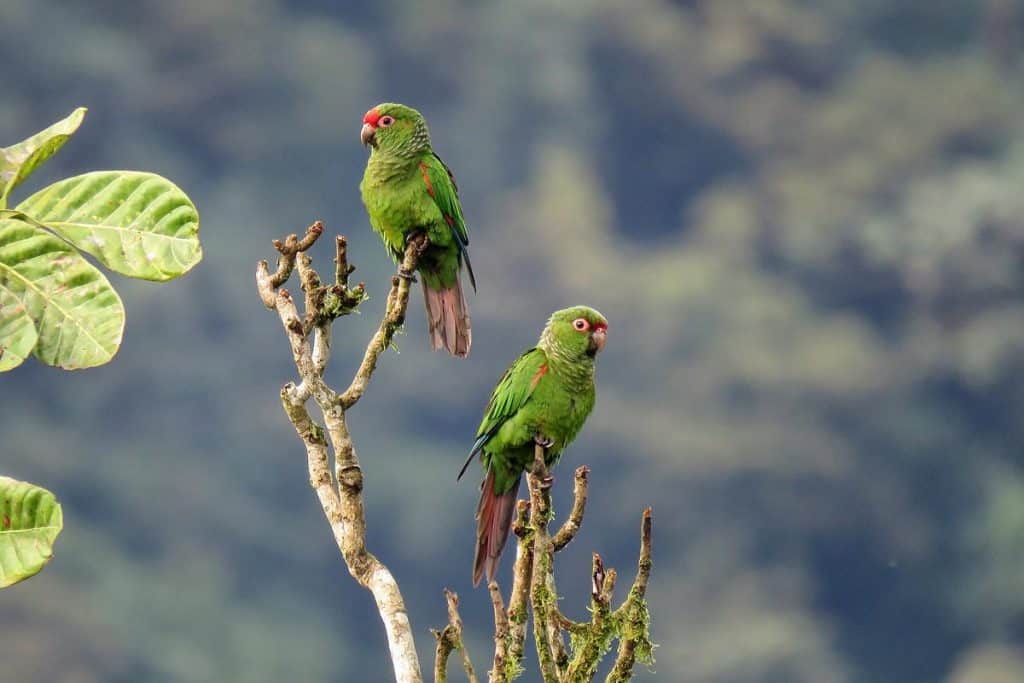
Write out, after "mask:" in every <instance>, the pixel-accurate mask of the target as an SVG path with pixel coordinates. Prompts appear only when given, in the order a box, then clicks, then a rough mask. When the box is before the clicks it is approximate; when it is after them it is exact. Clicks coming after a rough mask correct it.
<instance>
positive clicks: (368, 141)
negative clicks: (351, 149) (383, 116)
mask: <svg viewBox="0 0 1024 683" xmlns="http://www.w3.org/2000/svg"><path fill="white" fill-rule="evenodd" d="M359 141H360V142H362V143H363V146H366V145H373V146H374V147H376V146H377V129H376V128H374V127H373V126H371V125H370V124H368V123H364V124H363V127H362V129H360V131H359Z"/></svg>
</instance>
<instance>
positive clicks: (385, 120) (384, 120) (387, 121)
mask: <svg viewBox="0 0 1024 683" xmlns="http://www.w3.org/2000/svg"><path fill="white" fill-rule="evenodd" d="M394 122H395V118H394V117H393V116H382V117H380V122H379V123H380V125H382V126H384V127H385V128H387V127H388V126H390V125H391V124H392V123H394Z"/></svg>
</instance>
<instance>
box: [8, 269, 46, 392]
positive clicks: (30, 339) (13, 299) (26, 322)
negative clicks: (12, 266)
mask: <svg viewBox="0 0 1024 683" xmlns="http://www.w3.org/2000/svg"><path fill="white" fill-rule="evenodd" d="M38 337H39V335H38V334H36V325H35V323H33V322H32V318H30V317H29V315H28V311H27V310H26V309H25V304H23V303H22V302H21V298H20V297H19V296H18V295H16V294H15V293H14V292H13V291H11V290H10V289H8V288H7V287H6V286H5V285H3V284H0V372H6V371H7V370H12V369H14V368H16V367H18V366H19V365H21V364H22V363H23V362H24V360H25V359H26V358H28V355H29V354H30V353H32V349H33V348H34V347H35V345H36V339H38Z"/></svg>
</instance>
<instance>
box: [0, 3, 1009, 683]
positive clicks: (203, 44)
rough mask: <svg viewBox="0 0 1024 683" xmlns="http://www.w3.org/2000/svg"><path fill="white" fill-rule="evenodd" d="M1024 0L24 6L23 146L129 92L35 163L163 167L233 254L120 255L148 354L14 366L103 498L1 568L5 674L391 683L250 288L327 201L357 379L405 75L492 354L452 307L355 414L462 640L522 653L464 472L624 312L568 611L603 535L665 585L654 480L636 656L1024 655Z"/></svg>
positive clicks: (1003, 669) (21, 430) (908, 676)
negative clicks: (452, 198) (85, 365)
mask: <svg viewBox="0 0 1024 683" xmlns="http://www.w3.org/2000/svg"><path fill="white" fill-rule="evenodd" d="M1022 5H1024V3H1021V2H1018V0H942V1H938V2H918V1H915V0H861V1H860V2H856V3H853V2H847V1H845V0H843V1H840V0H822V1H819V2H809V1H806V0H746V1H739V0H737V1H723V0H689V1H684V0H680V1H677V2H669V1H667V0H634V1H632V2H629V3H622V2H609V1H604V0H591V1H582V0H581V1H578V2H568V1H567V2H560V3H551V2H539V1H536V0H525V1H523V2H515V3H498V2H472V3H469V2H456V1H454V0H447V1H445V2H438V3H429V4H425V3H417V2H402V1H399V0H378V1H377V2H373V3H335V2H330V1H328V0H290V1H285V0H234V1H232V2H228V1H227V0H219V1H218V0H179V1H177V2H167V1H166V0H139V1H138V2H132V3H125V2H118V1H116V0H90V1H88V2H86V1H78V0H64V1H62V2H57V1H56V0H4V1H3V2H2V3H0V26H2V28H3V36H4V37H3V40H2V41H0V73H2V74H3V90H4V93H3V98H2V99H0V144H10V143H12V142H15V141H16V140H19V139H21V138H22V137H24V136H26V135H28V134H31V133H33V132H35V131H36V130H38V129H40V128H42V127H44V126H45V125H47V124H49V123H51V122H52V121H55V120H57V119H58V118H60V117H61V116H63V115H65V114H67V113H68V112H70V111H71V110H72V109H73V108H74V107H75V106H78V105H86V106H88V107H89V108H90V113H89V116H88V118H87V119H86V122H85V125H84V126H83V127H82V129H81V130H80V131H79V133H78V134H77V135H76V137H75V138H74V139H73V140H72V141H71V142H70V143H69V144H68V146H67V147H66V148H65V149H64V151H62V152H61V153H60V154H59V156H58V157H57V158H56V159H55V160H54V161H53V162H52V163H50V164H48V165H47V166H46V168H45V170H44V171H43V172H42V175H43V176H44V177H43V178H41V179H36V180H34V181H32V182H31V183H30V186H31V187H30V188H28V189H32V188H38V187H41V186H42V185H43V184H44V183H45V182H47V181H49V180H53V179H55V178H57V177H62V176H65V175H70V174H72V173H77V172H83V171H86V170H93V169H100V168H137V169H144V170H151V171H155V172H158V173H161V174H164V175H166V176H167V177H169V178H171V179H173V180H174V181H175V182H177V183H178V184H179V185H181V186H182V188H183V189H185V190H186V192H188V193H189V194H190V195H191V196H192V197H193V198H194V200H195V201H196V204H197V205H198V207H199V209H200V213H201V216H202V221H203V222H202V236H203V242H204V246H205V252H206V260H205V261H204V263H203V264H202V265H201V266H200V267H199V268H198V269H197V270H196V271H195V272H193V273H192V274H191V275H189V276H188V277H187V278H185V279H184V280H183V281H181V282H176V283H174V284H171V285H168V286H165V287H159V288H157V287H153V286H152V285H148V284H146V283H140V282H135V281H130V280H125V279H123V278H116V277H115V278H112V279H113V280H114V284H115V286H116V287H117V288H118V290H119V291H120V292H122V294H123V295H124V298H125V303H126V306H127V310H128V326H127V331H126V338H125V343H124V346H123V348H122V351H121V353H120V354H119V355H118V357H117V358H115V360H114V362H113V363H112V364H110V365H109V366H107V367H104V368H100V369H96V370H89V371H84V372H76V373H65V372H58V371H55V370H52V369H48V368H44V367H41V366H40V365H39V364H37V363H34V362H29V363H26V365H24V366H23V367H22V368H20V369H19V370H17V371H16V372H14V373H11V374H9V375H5V376H3V377H2V378H0V389H2V391H0V469H2V470H3V472H4V473H5V474H7V475H10V476H15V477H19V478H24V479H29V480H32V481H35V482H38V483H40V484H42V485H44V486H47V487H48V488H51V489H52V490H54V491H55V492H56V493H57V494H58V495H59V496H60V497H61V499H62V500H63V502H64V505H65V517H66V519H67V528H66V530H65V532H64V534H63V535H62V537H61V538H60V540H59V541H58V543H57V557H56V559H55V560H54V561H53V563H52V564H51V565H50V566H49V567H48V568H47V569H46V570H45V571H44V572H43V573H42V574H41V575H40V576H38V577H36V578H34V579H32V580H30V581H29V582H27V583H25V584H22V585H19V586H17V587H15V588H13V589H10V590H5V591H3V592H2V594H0V633H2V634H3V637H2V638H0V662H2V664H0V666H2V670H0V678H2V679H3V680H4V681H19V682H20V681H33V682H34V681H44V682H54V683H64V682H68V683H87V682H91V681H104V682H106V681H111V682H115V683H116V682H126V683H127V682H134V681H215V680H224V681H281V680H302V681H360V682H368V683H376V682H378V681H388V680H391V673H390V667H389V666H388V661H387V657H386V649H385V647H386V646H385V641H384V636H383V629H382V626H381V624H380V621H379V619H378V618H377V615H376V612H375V611H374V609H373V605H372V601H371V599H370V597H369V595H368V594H367V593H366V592H365V591H363V590H362V589H360V588H358V587H357V586H356V585H355V583H354V582H353V581H352V580H351V579H350V578H349V576H348V575H347V573H346V571H345V568H344V566H343V564H342V562H341V559H340V557H339V554H338V551H337V549H336V547H335V546H334V544H333V542H332V540H331V537H330V535H329V532H328V529H327V527H326V525H325V522H324V519H323V516H322V513H321V511H320V508H319V506H318V504H317V502H316V500H315V498H314V495H313V493H312V492H311V490H310V489H309V486H308V483H307V473H306V466H305V459H304V455H303V452H302V449H301V446H300V444H299V442H298V441H297V440H296V438H295V434H294V433H293V431H292V428H291V426H290V425H289V424H288V422H287V421H286V419H285V418H284V416H283V415H282V413H281V409H280V405H279V401H278V396H277V394H278V390H279V388H280V386H281V384H283V383H284V382H285V381H287V380H289V379H290V378H291V377H292V375H293V369H292V368H291V362H290V358H289V354H288V350H287V347H286V344H285V340H284V337H283V335H282V334H281V331H280V329H279V323H278V321H277V320H276V319H275V317H274V316H273V315H272V314H271V313H268V312H267V311H266V310H265V309H263V307H262V305H261V304H260V302H259V299H258V297H257V296H256V291H255V288H254V284H253V272H254V265H255V262H256V261H257V260H258V259H262V258H271V257H272V256H273V251H272V248H271V246H270V239H271V238H273V237H277V236H281V235H283V234H284V233H287V232H292V231H301V230H302V229H304V228H305V227H306V225H308V224H309V223H310V222H311V221H312V220H313V219H316V218H322V219H324V220H325V221H326V224H327V228H328V232H329V233H330V234H334V233H344V234H346V235H348V236H349V237H350V239H351V242H352V245H353V246H352V250H351V253H352V258H353V259H354V261H355V263H356V264H357V265H358V267H359V271H358V273H357V275H356V277H357V278H358V279H362V280H365V281H366V282H367V283H368V286H369V288H370V291H371V294H373V295H375V298H374V299H373V300H371V301H370V302H369V304H368V305H367V306H366V307H365V308H364V314H363V315H362V316H358V317H355V318H348V319H345V320H344V321H343V322H342V324H341V325H340V326H339V327H338V328H336V332H335V335H336V337H335V339H336V352H335V361H334V367H333V369H332V370H331V375H332V376H333V377H334V378H335V379H336V381H337V382H339V383H340V382H342V381H347V378H348V377H349V376H350V373H351V371H352V369H353V367H354V365H355V360H356V357H357V355H359V354H360V353H361V349H362V348H363V347H364V345H365V343H366V340H367V338H368V336H369V334H370V331H371V328H372V326H373V325H374V324H375V323H376V319H377V317H378V315H379V313H380V311H381V309H382V306H383V296H384V293H385V287H386V282H387V277H388V275H389V274H390V273H391V272H392V270H393V266H392V264H391V263H390V261H389V260H388V258H387V257H386V256H385V254H384V251H383V249H382V247H381V245H380V244H379V242H378V241H377V239H376V237H375V236H374V235H373V234H372V233H371V232H370V229H369V227H368V224H367V220H366V217H365V214H364V212H363V209H362V206H361V204H360V202H359V196H358V191H357V184H358V180H359V178H360V177H361V174H362V170H363V166H364V163H365V158H366V151H365V150H364V149H362V148H361V147H360V145H359V140H358V132H359V126H360V121H361V117H362V115H363V113H364V112H365V111H366V110H367V109H368V108H369V107H370V106H371V105H373V104H375V103H377V102H379V101H401V102H405V103H409V104H412V105H414V106H417V107H418V108H420V109H421V110H422V111H423V112H424V114H425V115H426V117H427V119H428V121H429V122H430V123H431V127H432V132H433V135H434V139H435V148H436V149H437V150H438V151H439V153H440V154H441V155H442V156H443V157H444V159H445V160H446V161H447V162H448V164H449V165H450V166H451V167H452V168H453V169H454V170H455V173H456V175H457V176H458V178H459V181H460V186H461V189H462V196H463V204H464V207H465V213H466V216H467V218H468V221H469V224H470V228H471V235H472V244H471V248H472V254H473V260H474V265H475V266H476V270H477V275H478V278H479V280H480V283H481V286H480V291H479V293H478V294H477V295H476V296H473V297H472V298H471V302H470V303H471V307H472V311H473V322H474V325H473V327H474V332H475V335H474V336H475V342H476V343H475V344H474V347H473V355H472V357H471V358H470V359H469V360H468V361H456V360H452V359H449V358H447V357H445V356H444V355H442V354H432V353H430V352H429V351H428V345H427V336H426V333H425V323H424V320H423V312H422V308H421V306H420V305H419V297H418V295H417V296H416V297H414V300H413V305H412V306H411V307H410V310H411V315H410V319H409V322H408V325H407V328H408V330H407V334H405V335H404V336H402V337H400V338H399V340H398V341H399V345H400V347H401V354H400V355H394V354H389V355H388V356H387V357H386V358H385V359H384V362H383V363H382V366H381V368H380V370H379V372H378V374H377V375H376V377H375V381H374V383H373V385H372V386H371V388H370V391H369V394H368V395H367V397H366V399H365V400H364V401H363V402H362V403H360V405H359V407H358V409H357V410H356V412H355V413H353V415H352V416H351V419H350V424H351V426H352V428H353V431H354V434H355V437H356V441H357V445H358V447H359V449H360V452H361V455H362V459H363V465H364V468H365V471H366V476H367V496H368V500H369V505H370V507H369V527H370V536H371V538H370V543H371V547H372V548H374V549H375V550H376V551H378V552H379V554H380V555H381V557H382V558H383V559H384V560H385V561H386V562H388V563H389V564H390V566H391V568H392V569H393V570H394V571H395V573H396V575H397V577H398V579H399V581H400V583H401V585H402V587H403V589H404V591H405V594H406V598H407V600H408V603H409V607H410V611H411V616H412V621H413V626H414V628H415V629H416V631H417V633H418V635H419V637H420V641H419V642H420V644H421V646H422V647H423V648H424V651H423V655H424V657H426V656H428V648H430V649H431V650H432V645H433V641H432V639H431V638H430V636H429V635H428V633H427V628H428V627H430V626H437V625H440V624H442V623H443V622H444V619H445V616H444V609H445V608H444V600H443V598H442V595H441V589H442V587H444V586H450V587H452V588H454V589H455V590H457V591H459V592H460V593H461V595H462V598H463V600H462V604H463V616H464V617H465V618H466V620H467V622H468V623H469V625H470V627H471V629H472V631H473V636H472V638H471V641H470V645H471V648H472V653H473V654H474V655H475V657H476V660H477V665H478V667H482V666H483V665H484V662H485V659H486V657H488V656H489V654H490V651H491V641H490V633H491V623H490V607H489V603H488V601H487V597H486V594H485V591H483V590H482V589H481V590H477V591H474V590H472V589H471V587H470V582H469V575H470V560H471V555H472V537H473V529H474V522H473V510H474V506H475V502H476V495H477V488H476V481H475V478H474V480H472V481H468V482H466V481H464V482H462V483H461V484H458V485H456V483H455V473H456V471H457V469H458V467H459V465H460V464H461V462H462V459H463V457H464V454H465V452H466V450H467V448H468V446H469V444H470V442H471V441H472V435H473V432H474V430H475V428H476V425H477V422H478V420H479V416H480V413H481V411H482V409H483V405H484V403H485V401H486V398H487V396H488V392H489V391H490V390H491V388H492V386H493V385H494V382H495V381H496V379H497V377H498V376H499V375H500V374H501V372H502V371H503V370H504V368H505V366H506V365H507V363H508V362H509V361H510V360H511V359H512V358H514V357H515V355H516V354H517V353H518V352H519V351H520V350H521V349H523V348H525V347H527V346H528V345H530V344H531V343H532V342H533V341H534V340H535V339H536V336H537V333H538V332H539V330H540V328H541V326H542V325H543V323H544V320H545V318H546V317H547V315H548V313H549V312H550V311H551V310H553V309H555V308H558V307H561V306H564V305H567V304H574V303H584V302H585V303H588V304H591V305H593V306H595V307H597V308H599V309H600V310H601V311H603V312H604V313H605V314H606V315H607V316H608V318H609V319H610V320H611V332H610V339H609V344H608V347H607V349H606V351H605V353H604V354H603V356H602V358H601V362H600V364H599V369H598V384H599V392H598V393H599V399H598V403H597V408H596V411H595V414H594V416H593V417H592V418H591V420H590V422H589V424H588V425H587V427H586V429H585V430H584V431H583V433H582V435H581V437H580V438H579V439H578V440H577V442H576V444H575V445H574V446H573V447H572V448H571V449H570V451H569V452H568V453H567V454H566V456H565V458H564V459H563V463H562V466H561V469H560V470H558V472H557V474H558V482H557V483H556V491H555V492H556V507H558V508H559V509H561V510H562V511H563V512H564V511H565V509H566V508H567V503H568V496H569V488H570V487H569V486H568V482H570V481H571V471H572V468H573V467H575V466H576V465H578V464H581V463H587V464H589V465H590V466H591V467H592V469H593V474H592V486H591V506H592V507H591V509H590V513H589V515H588V518H587V522H586V524H585V525H584V528H583V530H582V532H581V534H580V536H579V537H578V538H577V540H576V542H575V543H574V545H573V546H571V547H570V549H569V550H568V551H567V552H566V553H565V554H564V555H563V556H561V558H562V559H561V564H560V573H559V576H560V587H562V588H563V590H564V593H565V595H566V599H565V601H564V604H563V609H564V610H565V611H567V612H568V613H569V614H570V615H573V616H575V617H577V618H581V617H583V616H584V615H585V611H584V605H585V600H586V596H587V593H588V587H589V582H588V570H589V558H590V552H591V550H597V551H600V552H601V553H602V554H603V555H604V556H605V557H606V560H607V561H608V562H609V563H610V564H611V565H612V566H617V567H618V568H619V569H620V570H622V571H625V572H627V573H631V572H632V571H633V562H634V559H635V553H636V547H637V529H638V524H639V519H640V511H641V508H642V507H643V506H644V505H646V504H652V505H653V506H654V511H655V572H654V580H653V582H652V586H651V594H652V612H653V623H654V639H655V640H656V641H657V642H658V643H659V644H660V647H659V649H658V650H657V651H656V653H655V654H656V657H657V664H656V666H655V667H654V670H653V672H648V671H642V672H641V673H640V674H639V675H638V680H643V681H647V680H663V681H686V682H694V683H732V682H739V683H760V682H763V683H768V682H786V683H789V682H797V683H804V682H806V683H833V682H834V683H855V682H860V681H867V682H871V681H878V682H880V683H919V682H920V683H925V682H932V681H936V682H941V683H968V682H969V683H995V682H997V681H998V682H1009V681H1021V680H1024V649H1021V646H1022V641H1024V420H1022V418H1021V416H1022V415H1024V373H1022V371H1024V298H1022V296H1021V294H1022V291H1024V290H1022V286H1024V269H1022V255H1024V117H1022V114H1021V112H1022V111H1024V79H1022V76H1024V69H1022V56H1024V55H1022V47H1024V43H1022V38H1024V6H1022ZM16 194H17V195H18V197H19V198H20V197H25V196H27V194H26V190H21V191H19V192H18V193H16ZM328 242H329V241H328V240H324V244H322V245H318V246H319V247H322V249H320V250H319V251H318V252H317V254H316V257H317V259H318V261H319V263H320V264H321V265H326V264H327V263H328V262H329V259H330V257H331V253H330V244H329V243H328ZM507 564H508V563H506V564H505V566H504V573H503V576H507V572H508V566H507ZM456 675H457V674H454V673H453V676H456ZM532 675H533V674H531V675H530V676H528V677H527V679H530V678H531V677H532Z"/></svg>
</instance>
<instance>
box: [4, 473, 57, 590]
mask: <svg viewBox="0 0 1024 683" xmlns="http://www.w3.org/2000/svg"><path fill="white" fill-rule="evenodd" d="M63 527H64V514H63V512H62V511H61V509H60V503H58V502H57V499H56V498H55V497H54V495H53V494H52V493H50V492H49V491H47V490H46V489H43V488H39V487H38V486H33V485H32V484H28V483H25V482H23V481H18V480H16V479H11V478H10V477H0V588H5V587H7V586H10V585H11V584H14V583H17V582H19V581H22V580H24V579H27V578H28V577H30V576H32V575H34V574H36V573H38V572H39V570H40V569H42V568H43V566H44V565H45V564H46V563H47V562H49V561H50V558H52V557H53V542H54V541H55V540H57V534H59V533H60V530H61V529H62V528H63Z"/></svg>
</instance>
